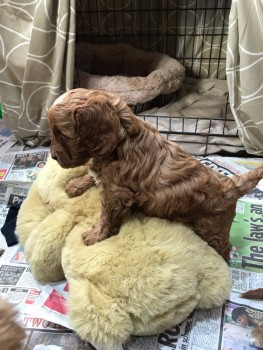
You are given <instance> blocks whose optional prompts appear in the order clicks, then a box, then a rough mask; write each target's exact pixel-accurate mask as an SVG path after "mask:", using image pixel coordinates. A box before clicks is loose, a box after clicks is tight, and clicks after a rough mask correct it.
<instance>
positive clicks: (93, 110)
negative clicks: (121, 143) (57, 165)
mask: <svg viewBox="0 0 263 350" xmlns="http://www.w3.org/2000/svg"><path fill="white" fill-rule="evenodd" d="M74 118H75V123H76V128H77V134H78V136H79V139H80V143H81V144H82V146H83V147H85V149H86V150H87V151H88V153H89V154H90V156H91V157H92V158H97V157H99V158H100V157H106V156H109V155H110V154H111V153H112V152H113V150H114V149H115V148H116V146H117V144H118V139H119V132H120V127H121V125H120V120H119V117H118V115H117V113H116V110H115V108H114V107H113V106H112V105H111V103H110V102H109V101H108V99H107V98H106V97H105V96H104V95H100V94H96V95H94V96H93V95H90V96H88V97H87V102H86V103H85V104H84V105H82V106H80V107H78V108H77V109H76V110H75V112H74Z"/></svg>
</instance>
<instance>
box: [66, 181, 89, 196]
mask: <svg viewBox="0 0 263 350" xmlns="http://www.w3.org/2000/svg"><path fill="white" fill-rule="evenodd" d="M81 185H82V183H81V181H80V179H79V178H75V179H71V180H69V182H68V183H67V184H66V187H65V192H66V194H67V195H68V196H69V197H70V198H73V197H78V196H81V195H82V194H83V193H84V192H85V190H86V189H85V188H84V187H83V186H81Z"/></svg>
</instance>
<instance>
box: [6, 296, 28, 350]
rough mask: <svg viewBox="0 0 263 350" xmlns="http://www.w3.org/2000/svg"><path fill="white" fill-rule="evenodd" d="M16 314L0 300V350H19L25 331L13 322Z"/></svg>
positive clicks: (11, 307) (8, 305) (9, 305)
mask: <svg viewBox="0 0 263 350" xmlns="http://www.w3.org/2000/svg"><path fill="white" fill-rule="evenodd" d="M16 314H17V312H16V311H15V310H14V308H13V306H12V305H11V304H9V303H8V302H7V301H6V300H0V349H1V350H19V349H21V347H22V340H23V339H24V338H25V335H26V334H25V331H24V329H23V328H22V327H20V326H19V325H18V324H17V322H16V321H15V316H16Z"/></svg>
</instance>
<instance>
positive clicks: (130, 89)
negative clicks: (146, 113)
mask: <svg viewBox="0 0 263 350" xmlns="http://www.w3.org/2000/svg"><path fill="white" fill-rule="evenodd" d="M76 67H77V69H76V72H75V85H76V87H77V86H78V87H83V88H86V89H99V90H108V91H111V92H114V93H117V94H119V95H120V96H121V97H122V98H123V99H124V100H125V101H126V102H127V103H128V104H129V105H130V107H131V108H132V109H133V111H134V112H135V113H140V112H142V111H143V110H146V109H148V108H151V107H161V106H163V105H164V104H166V103H168V102H169V101H170V100H171V98H172V97H174V95H175V92H176V91H177V90H178V89H179V88H180V86H181V84H182V82H183V80H184V76H185V69H184V67H183V66H182V65H181V63H180V62H178V61H177V60H175V59H173V58H171V57H169V56H168V55H165V54H161V53H158V52H148V51H143V50H138V49H136V48H134V47H132V46H130V45H128V44H107V45H101V44H90V43H84V42H82V43H79V44H77V45H76Z"/></svg>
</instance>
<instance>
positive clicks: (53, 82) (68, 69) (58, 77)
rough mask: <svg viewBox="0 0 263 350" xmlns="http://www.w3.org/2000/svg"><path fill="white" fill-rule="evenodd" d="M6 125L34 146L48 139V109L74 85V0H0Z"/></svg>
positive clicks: (0, 89)
mask: <svg viewBox="0 0 263 350" xmlns="http://www.w3.org/2000/svg"><path fill="white" fill-rule="evenodd" d="M0 34H1V35H0V96H1V100H2V106H3V118H4V121H5V124H6V125H7V126H8V127H9V128H10V129H11V130H13V131H14V133H15V136H16V137H17V139H18V140H19V141H20V142H23V143H27V144H28V145H30V146H36V145H41V144H43V143H45V142H46V141H47V140H49V126H48V120H47V110H48V108H49V107H50V105H51V104H52V103H53V101H54V100H55V99H56V98H57V97H58V96H59V95H60V94H61V93H62V92H64V91H66V90H67V89H71V88H72V87H73V75H74V56H75V0H56V1H54V0H35V1H34V0H32V1H26V0H21V1H19V5H18V2H14V1H9V0H5V1H1V2H0Z"/></svg>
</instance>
